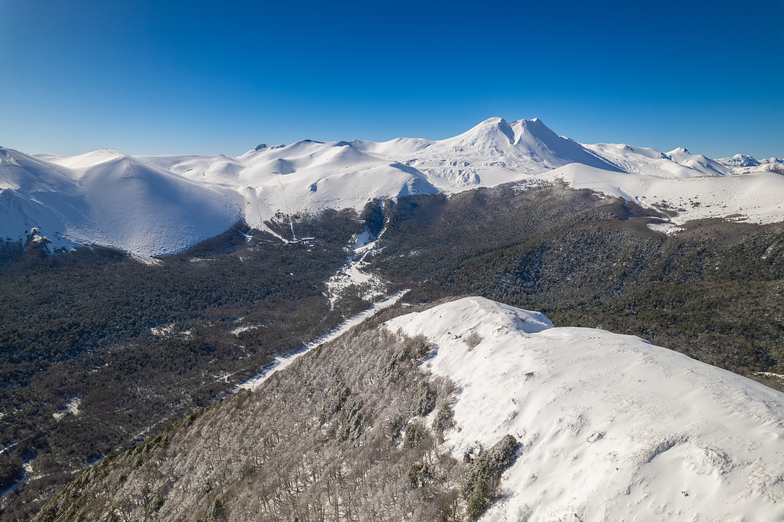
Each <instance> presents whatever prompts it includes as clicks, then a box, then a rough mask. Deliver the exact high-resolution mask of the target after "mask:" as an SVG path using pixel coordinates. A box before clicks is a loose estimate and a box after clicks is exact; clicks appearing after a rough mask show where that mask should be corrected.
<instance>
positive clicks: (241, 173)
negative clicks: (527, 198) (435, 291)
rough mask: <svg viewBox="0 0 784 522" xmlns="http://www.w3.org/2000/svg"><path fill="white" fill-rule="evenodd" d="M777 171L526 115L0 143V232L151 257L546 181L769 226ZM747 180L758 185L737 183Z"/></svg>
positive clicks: (781, 190) (777, 210) (781, 191)
mask: <svg viewBox="0 0 784 522" xmlns="http://www.w3.org/2000/svg"><path fill="white" fill-rule="evenodd" d="M782 172H784V162H782V160H778V159H776V158H771V159H770V160H762V161H757V160H755V159H754V158H751V157H748V156H741V155H738V156H735V157H733V158H725V159H722V160H717V161H715V160H712V159H709V158H706V157H705V156H702V155H699V154H697V155H694V154H691V153H689V152H688V151H687V150H686V149H683V148H678V149H675V150H673V151H671V152H668V153H662V152H659V151H656V150H653V149H646V148H640V147H631V146H629V145H623V144H620V145H614V144H597V145H582V144H580V143H577V142H575V141H572V140H570V139H568V138H564V137H561V136H558V135H556V134H555V133H554V132H553V131H552V130H550V129H549V128H548V127H547V126H546V125H545V124H544V123H543V122H542V121H541V120H538V119H533V120H518V121H513V122H507V121H506V120H504V119H502V118H490V119H488V120H486V121H484V122H482V123H480V124H479V125H477V126H475V127H474V128H472V129H470V130H468V131H467V132H465V133H463V134H460V135H458V136H455V137H453V138H448V139H445V140H440V141H433V140H426V139H421V138H397V139H394V140H390V141H387V142H383V143H376V142H372V141H361V140H354V141H351V142H347V141H338V142H330V143H321V142H317V141H312V140H303V141H298V142H296V143H293V144H290V145H276V146H272V147H270V146H267V145H259V146H257V147H255V148H253V149H251V150H249V151H248V152H247V153H245V154H243V155H241V156H238V157H235V158H231V157H226V156H224V155H201V156H200V155H179V156H140V157H137V158H133V157H130V156H127V155H124V154H122V153H119V152H116V151H96V152H91V153H88V154H83V155H80V156H74V157H70V158H68V157H60V156H54V155H38V157H31V156H27V155H25V154H22V153H19V152H17V151H14V150H11V149H0V190H2V193H1V194H0V205H2V206H0V216H2V217H3V220H2V223H0V234H2V237H3V238H4V239H8V238H10V239H11V240H12V241H25V240H26V239H27V237H28V236H29V235H31V232H30V231H31V229H33V228H35V229H36V233H37V235H38V236H37V237H39V238H41V239H40V240H43V239H42V238H46V240H48V241H50V242H51V246H52V247H53V248H70V247H72V246H74V245H77V244H100V245H105V246H113V247H117V248H121V249H123V250H127V251H129V252H132V253H135V254H137V255H140V256H151V255H158V254H164V253H169V252H176V251H178V250H182V249H185V248H187V247H189V246H191V245H193V244H195V243H196V242H198V241H199V240H201V239H205V238H207V237H210V236H214V235H216V234H218V233H220V232H221V231H224V230H226V229H227V228H228V227H229V226H230V225H231V224H232V223H234V222H235V221H237V220H244V221H245V222H246V223H247V224H248V225H250V226H251V227H254V228H257V229H262V230H263V229H266V228H267V227H266V225H265V221H269V220H271V219H272V218H273V217H274V216H276V215H277V214H278V213H284V214H295V213H300V212H309V213H318V212H320V211H323V210H325V209H336V210H340V209H345V208H353V209H357V210H358V209H361V208H363V207H364V205H365V204H366V203H367V202H368V201H370V200H372V199H374V198H378V199H387V198H398V197H404V196H408V195H413V194H433V193H437V192H442V193H446V194H451V193H455V192H459V191H463V190H469V189H472V188H477V187H490V186H496V185H500V184H504V183H510V182H518V183H521V186H525V185H527V184H531V183H534V184H535V183H537V182H552V181H553V180H565V181H567V182H568V183H570V184H572V186H574V187H578V188H591V189H593V190H598V191H601V192H604V193H605V194H608V195H611V196H622V197H624V198H626V199H628V200H634V201H635V202H637V203H638V204H640V205H642V206H643V207H646V206H648V207H655V206H659V207H669V208H670V210H671V213H673V214H677V216H676V217H675V218H673V220H672V223H670V224H669V225H667V226H669V229H673V228H674V225H678V224H681V223H683V222H685V221H688V220H691V219H700V218H704V217H727V216H733V217H734V218H735V219H743V220H749V221H751V222H757V223H769V222H774V221H780V220H781V219H782V218H783V217H784V214H783V213H782V210H781V207H780V205H779V204H778V203H777V202H778V201H782V200H784V183H783V182H782V180H781V179H780V178H784V176H781V173H782ZM733 178H738V179H733ZM760 178H762V179H760ZM760 181H761V182H762V183H765V184H766V186H767V188H766V190H764V191H762V192H760V191H758V190H756V189H755V188H753V187H752V188H751V189H749V188H748V187H747V185H751V186H754V185H759V183H758V182H760ZM738 190H740V193H741V195H740V196H738V195H737V191H738ZM698 207H701V208H698ZM709 208H710V210H708V209H709ZM667 226H664V227H660V228H662V229H666V228H667ZM32 235H35V234H32Z"/></svg>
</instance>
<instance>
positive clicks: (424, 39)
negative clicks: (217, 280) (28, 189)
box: [0, 0, 784, 158]
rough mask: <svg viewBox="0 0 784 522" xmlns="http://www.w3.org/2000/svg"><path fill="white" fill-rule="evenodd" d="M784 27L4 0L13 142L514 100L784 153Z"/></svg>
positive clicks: (623, 130) (592, 12)
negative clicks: (782, 31)
mask: <svg viewBox="0 0 784 522" xmlns="http://www.w3.org/2000/svg"><path fill="white" fill-rule="evenodd" d="M782 26H784V2H783V1H782V0H744V1H738V0H733V1H724V0H714V1H711V2H707V1H706V2H692V1H689V0H682V1H669V0H664V1H633V0H628V1H626V2H615V1H602V0H595V1H591V2H588V1H585V0H582V1H561V2H558V1H550V2H546V1H537V2H528V1H521V0H517V1H503V2H501V1H492V0H485V1H482V2H473V3H470V4H469V3H465V4H463V3H459V2H456V1H454V0H452V1H449V2H440V1H436V2H428V1H421V0H419V1H414V2H411V1H407V0H404V1H395V2H374V1H368V0H364V1H356V2H354V1H341V2H295V1H285V0H276V1H275V2H265V1H260V2H259V1H256V2H245V1H231V0H228V1H226V2H216V1H211V2H203V1H200V0H189V1H187V2H185V1H182V2H180V1H166V0H157V1H148V0H0V145H2V146H5V147H11V148H15V149H18V150H21V151H24V152H28V153H37V152H52V153H57V154H66V155H73V154H80V153H84V152H88V151H91V150H95V149H101V148H113V149H118V150H121V151H123V152H126V153H128V154H176V153H223V154H226V155H238V154H241V153H243V152H245V151H246V150H248V149H249V148H251V147H253V146H255V145H256V144H258V143H262V142H263V143H291V142H293V141H296V140H299V139H304V138H310V139H316V140H321V141H334V140H350V139H354V138H359V139H369V140H375V141H382V140H388V139H391V138H395V137H398V136H408V137H424V138H430V139H442V138H446V137H449V136H453V135H456V134H459V133H461V132H463V131H465V130H467V129H469V128H470V127H472V126H474V125H475V124H477V123H479V122H480V121H482V120H484V119H486V118H489V117H491V116H501V117H503V118H506V119H507V120H510V121H511V120H515V119H520V118H525V119H531V118H534V117H539V118H541V119H542V120H543V121H544V122H545V124H547V125H548V126H549V127H550V128H551V129H553V130H554V131H555V132H556V133H558V134H562V135H565V136H568V137H570V138H573V139H575V140H577V141H580V142H584V143H597V142H616V143H617V142H624V143H629V144H632V145H638V146H647V147H654V148H657V149H659V150H663V151H667V150H671V149H673V148H675V147H677V146H684V147H686V148H688V149H689V150H690V151H691V152H693V153H702V154H705V155H707V156H710V157H723V156H729V155H732V154H736V153H744V154H751V155H754V156H756V157H758V158H761V157H770V156H778V157H782V156H784V38H782V35H781V27H782Z"/></svg>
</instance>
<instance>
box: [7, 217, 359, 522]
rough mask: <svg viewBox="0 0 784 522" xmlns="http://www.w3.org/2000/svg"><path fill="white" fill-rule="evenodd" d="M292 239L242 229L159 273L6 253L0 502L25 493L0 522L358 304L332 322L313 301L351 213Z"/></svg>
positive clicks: (299, 224) (86, 255)
mask: <svg viewBox="0 0 784 522" xmlns="http://www.w3.org/2000/svg"><path fill="white" fill-rule="evenodd" d="M295 229H296V232H297V233H298V235H303V236H307V237H315V240H313V241H312V242H311V244H310V245H307V244H303V243H297V244H283V243H281V242H280V241H279V240H277V239H276V238H274V237H273V236H271V235H269V234H262V233H259V232H258V231H250V230H247V228H246V227H242V226H238V228H237V229H232V230H230V231H228V232H227V233H225V234H223V235H222V236H220V237H217V238H214V239H211V240H208V241H205V242H203V243H201V244H199V245H197V246H196V247H194V248H193V249H191V250H190V251H188V252H186V253H184V254H180V255H174V256H169V257H166V258H163V259H161V260H160V262H159V263H158V264H157V265H155V266H150V265H145V264H143V263H140V262H138V261H136V260H133V259H130V258H128V257H126V256H125V255H123V254H121V253H118V252H116V251H112V250H107V249H100V248H96V249H94V251H90V250H88V249H80V250H78V251H76V252H73V253H70V254H64V255H57V256H48V255H45V253H44V252H42V251H41V250H40V249H35V248H28V250H27V252H25V253H24V254H22V253H21V251H20V250H19V249H16V251H14V250H9V249H6V251H5V252H6V254H7V255H9V257H11V258H12V259H10V260H7V261H6V263H5V264H3V265H2V267H0V449H4V451H3V452H2V454H0V491H5V490H7V489H8V488H9V487H11V486H12V485H13V484H15V483H17V482H18V480H19V479H21V478H23V477H25V476H26V480H27V481H28V483H27V484H26V485H23V486H21V487H19V488H18V489H16V490H15V491H11V492H9V493H7V494H6V495H5V498H4V504H3V508H4V509H3V511H2V516H0V519H2V520H16V519H19V518H20V517H25V516H30V515H31V514H32V513H34V512H35V510H36V509H37V507H38V506H39V502H40V500H39V499H45V498H46V497H47V496H51V495H52V494H54V492H55V491H57V489H59V488H60V487H62V485H63V484H64V483H65V482H66V481H68V480H70V479H71V478H72V475H71V472H72V471H73V470H80V469H82V468H83V467H84V466H85V465H86V464H88V463H90V462H92V461H95V460H97V459H100V458H101V457H103V456H105V455H107V454H108V453H110V452H111V451H123V450H124V449H127V448H130V447H133V446H134V445H135V444H137V443H138V442H139V441H140V440H143V439H144V437H146V436H147V434H148V433H149V432H150V430H152V432H153V433H154V432H155V431H157V430H158V429H160V427H161V426H163V425H165V424H167V423H169V422H171V421H172V420H176V419H178V418H181V417H183V416H184V415H187V414H189V413H191V412H193V411H195V410H197V409H199V408H201V407H204V406H207V405H209V404H210V403H211V402H212V401H213V400H215V399H217V398H219V397H220V396H221V395H222V394H226V393H228V392H231V391H232V390H233V389H234V387H235V386H236V384H237V383H239V382H242V381H243V380H245V379H247V378H249V377H251V376H252V375H254V374H256V373H258V372H259V371H260V370H261V369H262V368H263V367H264V366H266V365H268V364H269V363H270V362H272V360H273V355H275V354H285V353H288V352H291V351H294V350H298V349H299V348H301V347H302V345H303V344H305V343H307V342H309V341H311V340H313V339H315V338H317V337H318V336H320V335H323V334H324V333H325V332H327V331H329V330H330V329H332V328H333V327H335V326H336V325H337V324H339V323H340V322H341V321H342V320H343V316H344V314H346V315H353V314H354V313H356V312H357V311H359V310H360V309H362V308H363V307H364V306H366V304H364V303H361V302H359V301H358V300H354V301H346V300H344V302H342V303H340V305H339V306H338V307H336V309H335V310H332V311H331V310H330V307H329V303H328V301H327V299H326V298H325V297H324V295H323V292H325V291H326V289H325V287H324V284H323V283H324V281H325V280H326V279H328V278H329V277H330V276H331V275H333V274H334V273H335V272H336V271H337V269H338V268H339V267H340V266H341V265H342V264H343V263H344V262H345V252H344V247H345V245H346V244H347V243H348V241H349V239H350V237H351V234H353V233H356V232H359V231H361V230H362V225H361V223H360V221H359V219H358V217H357V215H356V214H355V213H353V212H341V213H336V212H328V213H325V214H324V215H322V216H320V217H319V219H315V218H312V217H309V216H302V217H299V219H296V220H295ZM287 230H288V223H286V226H285V227H281V233H283V232H285V231H287ZM243 233H247V234H250V235H252V236H253V239H251V240H250V241H249V242H248V241H246V237H245V235H243ZM242 326H250V327H251V328H250V329H248V330H245V331H243V332H241V333H238V334H237V335H233V334H232V333H231V331H232V330H234V329H236V328H238V327H242ZM69 403H70V404H71V405H72V406H74V405H77V404H78V415H73V414H71V413H66V412H67V405H68V404H69ZM54 414H58V417H60V418H59V420H58V419H56V418H55V417H54ZM61 414H64V415H61ZM25 462H27V463H28V466H29V467H31V468H32V470H31V472H28V473H25V470H24V469H23V467H22V466H23V463H25Z"/></svg>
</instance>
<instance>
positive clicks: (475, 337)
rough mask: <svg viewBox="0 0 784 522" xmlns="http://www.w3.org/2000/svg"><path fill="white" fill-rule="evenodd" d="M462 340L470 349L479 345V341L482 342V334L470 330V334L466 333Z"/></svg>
mask: <svg viewBox="0 0 784 522" xmlns="http://www.w3.org/2000/svg"><path fill="white" fill-rule="evenodd" d="M463 342H464V343H466V344H467V345H468V348H469V349H470V350H473V349H474V348H476V347H477V346H479V343H481V342H482V336H481V335H479V334H478V333H476V332H471V333H470V334H468V335H467V336H466V337H465V339H463Z"/></svg>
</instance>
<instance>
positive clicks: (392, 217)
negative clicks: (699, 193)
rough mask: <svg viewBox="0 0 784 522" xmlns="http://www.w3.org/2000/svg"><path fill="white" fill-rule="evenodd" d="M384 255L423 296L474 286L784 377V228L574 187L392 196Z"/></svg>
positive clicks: (384, 265)
mask: <svg viewBox="0 0 784 522" xmlns="http://www.w3.org/2000/svg"><path fill="white" fill-rule="evenodd" d="M384 212H385V214H386V216H387V218H388V219H389V224H390V226H388V227H387V230H386V232H385V233H384V235H383V237H382V245H383V247H384V250H383V251H382V255H380V256H378V257H377V258H376V260H375V261H374V265H375V266H376V267H377V268H378V269H379V270H380V271H381V273H382V274H383V276H384V277H385V278H387V279H389V280H391V281H394V282H395V284H396V285H398V286H400V287H407V288H413V289H414V291H412V293H411V295H410V298H411V299H414V300H420V301H427V300H431V299H433V298H438V297H441V296H444V295H459V294H473V295H481V296H484V297H487V298H490V299H494V300H496V301H500V302H503V303H507V304H511V305H514V306H519V307H522V308H527V309H531V310H538V311H542V312H544V313H545V314H546V315H547V316H548V317H549V318H550V319H551V320H552V321H553V322H554V323H555V324H556V326H587V327H600V328H604V329H607V330H610V331H613V332H618V333H626V334H633V335H638V336H640V337H642V338H644V339H647V340H649V341H651V342H652V343H654V344H657V345H659V346H664V347H667V348H671V349H673V350H677V351H679V352H683V353H685V354H687V355H689V356H691V357H694V358H696V359H699V360H702V361H704V362H707V363H710V364H714V365H716V366H719V367H722V368H725V369H728V370H731V371H733V372H736V373H740V374H742V375H746V376H749V377H752V378H755V379H757V380H760V381H761V382H764V383H765V384H768V385H769V386H772V387H775V388H778V389H780V390H781V389H784V387H782V383H781V382H780V381H778V380H771V379H766V378H765V377H762V376H759V375H755V373H756V372H772V373H784V226H782V224H781V223H779V224H775V225H768V226H757V225H749V224H742V223H730V222H723V221H703V222H693V223H690V224H689V225H688V226H687V227H686V230H685V231H684V232H680V233H678V234H676V235H674V236H667V237H665V236H664V235H663V234H661V233H658V232H655V231H653V230H650V229H649V228H647V227H646V223H652V222H657V221H658V220H656V219H649V218H648V217H646V216H652V215H653V214H655V212H651V211H650V210H643V209H640V208H639V207H636V206H634V205H626V204H624V202H623V201H622V200H616V199H608V198H601V197H599V196H597V195H595V194H592V193H590V192H587V191H575V190H570V189H567V188H564V187H560V186H552V187H542V188H539V189H532V190H528V191H525V192H516V191H515V190H514V188H513V187H498V188H493V189H486V190H479V191H471V192H465V193H461V194H456V195H453V196H451V197H450V198H449V199H446V198H444V197H442V196H421V197H415V198H405V199H401V200H399V201H398V202H397V203H396V204H391V203H387V204H386V205H385V209H384Z"/></svg>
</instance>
